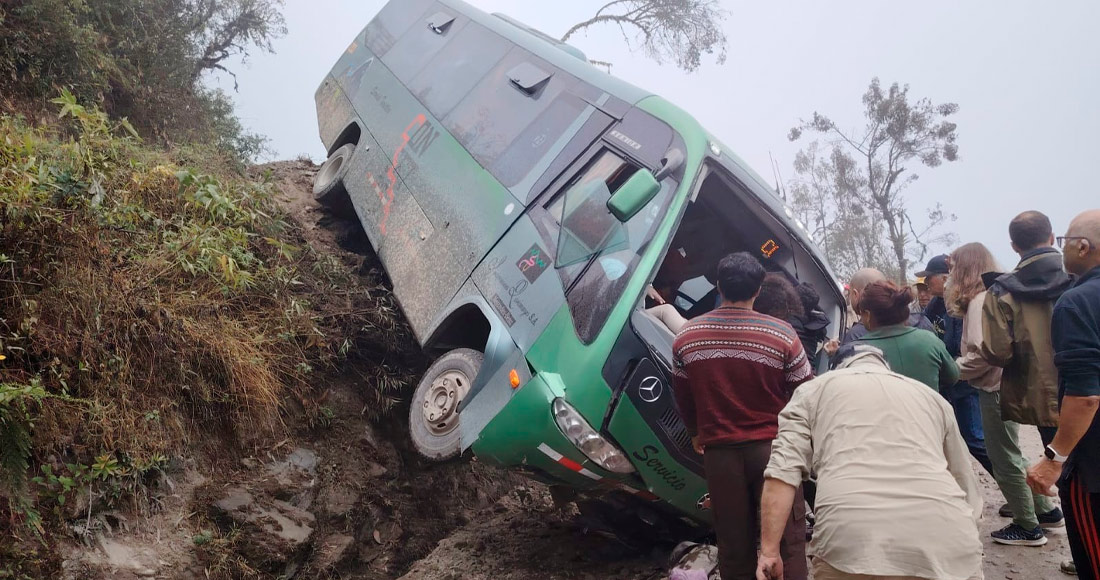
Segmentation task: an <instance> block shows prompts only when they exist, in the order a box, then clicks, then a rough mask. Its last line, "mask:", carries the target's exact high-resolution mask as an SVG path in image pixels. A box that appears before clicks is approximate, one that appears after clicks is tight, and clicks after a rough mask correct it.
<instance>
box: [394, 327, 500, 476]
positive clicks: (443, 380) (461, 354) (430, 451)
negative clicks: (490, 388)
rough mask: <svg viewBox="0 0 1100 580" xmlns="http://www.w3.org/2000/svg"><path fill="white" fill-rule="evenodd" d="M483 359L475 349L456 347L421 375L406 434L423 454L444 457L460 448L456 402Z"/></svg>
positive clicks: (414, 395)
mask: <svg viewBox="0 0 1100 580" xmlns="http://www.w3.org/2000/svg"><path fill="white" fill-rule="evenodd" d="M483 359H484V355H482V354H481V353H480V352H478V351H476V350H473V349H469V348H458V349H455V350H452V351H450V352H448V353H446V354H444V355H443V356H441V357H439V359H437V360H436V361H435V362H434V363H433V364H432V366H431V367H429V368H428V372H426V373H424V377H423V378H422V379H420V384H419V385H417V387H416V391H415V392H414V393H413V396H412V405H410V408H409V434H410V436H411V437H412V442H413V445H414V446H415V447H416V450H417V451H418V452H419V453H420V454H421V455H423V456H424V457H427V458H428V459H432V460H435V461H445V460H447V459H451V458H452V457H456V456H458V455H459V454H460V453H461V452H462V433H461V430H460V429H459V414H458V406H459V403H461V402H462V399H463V398H465V397H466V395H467V394H468V393H469V392H470V388H471V387H472V386H473V382H474V379H476V378H477V373H478V371H479V370H480V369H481V362H482V360H483Z"/></svg>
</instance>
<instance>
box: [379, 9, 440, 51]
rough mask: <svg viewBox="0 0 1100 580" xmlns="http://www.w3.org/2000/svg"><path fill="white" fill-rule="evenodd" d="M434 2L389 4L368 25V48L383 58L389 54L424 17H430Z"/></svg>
mask: <svg viewBox="0 0 1100 580" xmlns="http://www.w3.org/2000/svg"><path fill="white" fill-rule="evenodd" d="M433 4H434V2H432V1H431V0H401V1H400V2H396V1H395V2H387V3H386V5H385V6H383V7H382V11H381V12H379V13H378V15H377V16H375V17H374V19H373V20H371V21H370V24H368V25H367V46H368V47H369V48H370V50H371V52H373V53H374V54H376V55H378V56H382V55H384V54H386V53H387V52H389V50H390V49H391V48H393V45H394V44H395V43H396V42H397V39H399V38H401V36H403V35H404V34H405V32H407V31H408V30H409V28H410V27H412V26H413V24H414V23H419V22H420V21H421V19H422V17H424V16H427V15H428V10H429V9H432V8H433V7H432V5H433Z"/></svg>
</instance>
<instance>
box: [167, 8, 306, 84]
mask: <svg viewBox="0 0 1100 580" xmlns="http://www.w3.org/2000/svg"><path fill="white" fill-rule="evenodd" d="M282 5H283V2H282V0H186V1H185V2H184V4H183V6H182V12H183V17H184V18H185V19H186V20H187V22H188V29H189V31H190V34H191V37H192V39H193V44H194V46H195V47H196V48H197V49H198V54H197V55H196V59H195V66H194V69H193V72H192V74H191V80H192V82H195V81H197V80H198V78H199V76H200V75H202V73H204V72H206V71H211V70H220V71H222V72H226V73H229V75H230V76H232V77H233V85H234V87H236V84H237V75H235V74H234V73H233V72H232V71H230V70H229V69H227V68H226V67H225V65H224V64H223V63H224V61H225V60H226V59H228V58H230V57H233V56H240V57H242V58H245V57H247V56H248V51H249V50H250V49H252V48H259V49H260V50H264V51H267V52H273V50H274V49H273V47H272V44H271V43H272V41H273V40H275V39H276V38H278V37H280V36H283V35H284V34H286V32H287V29H286V21H285V20H283V15H282V12H281V9H282Z"/></svg>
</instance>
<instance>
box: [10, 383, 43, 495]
mask: <svg viewBox="0 0 1100 580" xmlns="http://www.w3.org/2000/svg"><path fill="white" fill-rule="evenodd" d="M48 396H49V394H48V393H46V390H45V389H43V388H42V385H41V383H40V382H39V381H38V380H37V379H35V380H32V381H31V382H30V383H29V384H25V385H19V384H11V383H0V493H2V494H4V495H7V496H8V497H9V498H10V499H19V498H22V497H23V495H24V494H25V493H26V490H27V469H28V468H29V467H30V455H31V444H32V441H31V429H32V428H33V427H34V419H33V417H32V416H31V409H32V407H37V406H38V405H39V404H41V402H42V400H43V399H45V398H46V397H48Z"/></svg>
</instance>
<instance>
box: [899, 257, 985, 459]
mask: <svg viewBox="0 0 1100 580" xmlns="http://www.w3.org/2000/svg"><path fill="white" fill-rule="evenodd" d="M950 271H951V268H950V266H949V264H948V263H947V256H946V255H940V256H936V257H934V258H932V259H931V260H929V261H928V265H927V266H925V267H924V270H923V271H920V272H917V277H918V278H924V283H925V284H926V285H927V286H928V292H929V293H930V294H931V295H932V300H931V301H929V302H928V306H926V307H925V308H924V317H925V318H927V319H928V320H929V321H930V322H931V323H932V328H933V329H934V332H935V333H936V335H937V336H939V337H940V340H942V341H943V343H944V345H945V346H946V347H947V352H949V353H950V354H951V356H953V357H955V358H959V356H960V354H961V350H962V326H963V321H962V319H961V318H955V317H954V316H950V315H949V314H948V313H947V302H945V301H944V299H943V294H944V289H945V288H946V285H947V277H948V275H949V273H950ZM940 394H941V395H943V397H944V398H945V399H947V401H948V402H949V403H951V408H952V409H954V410H955V420H956V421H958V423H959V431H960V432H961V433H962V436H963V440H964V441H966V447H967V448H968V449H969V450H970V455H972V456H974V459H977V460H978V463H981V464H982V467H984V468H985V470H986V472H988V473H989V474H990V475H993V462H991V461H990V460H989V453H988V452H987V451H986V448H985V433H984V432H983V431H982V411H981V406H980V404H979V402H978V391H977V389H975V388H974V387H972V386H970V383H968V382H966V381H959V382H957V383H955V384H954V385H951V386H949V387H943V388H942V389H940Z"/></svg>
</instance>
